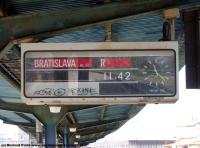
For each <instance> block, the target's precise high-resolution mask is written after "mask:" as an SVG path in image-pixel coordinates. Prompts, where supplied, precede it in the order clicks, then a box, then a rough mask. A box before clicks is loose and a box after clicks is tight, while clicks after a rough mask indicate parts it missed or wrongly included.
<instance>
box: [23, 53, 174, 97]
mask: <svg viewBox="0 0 200 148" xmlns="http://www.w3.org/2000/svg"><path fill="white" fill-rule="evenodd" d="M59 51H62V52H85V51H95V52H99V51H173V53H174V61H175V66H174V70H175V81H174V84H175V87H174V88H175V91H174V94H172V95H155V96H65V97H27V96H26V94H25V55H26V53H27V52H59ZM176 60H177V59H176V51H175V50H174V49H134V50H133V49H123V50H122V49H108V50H105V49H103V50H101V49H98V50H37V51H36V50H27V51H25V52H24V53H23V78H24V79H23V86H24V87H23V95H24V96H25V97H26V98H28V99H32V98H41V99H48V98H116V97H124V98H131V97H132V98H137V97H144V98H148V97H155V98H156V97H174V96H176V94H177V83H176V81H177V68H176V67H177V64H176V63H177V62H176Z"/></svg>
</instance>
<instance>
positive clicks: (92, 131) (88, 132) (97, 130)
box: [76, 122, 122, 137]
mask: <svg viewBox="0 0 200 148" xmlns="http://www.w3.org/2000/svg"><path fill="white" fill-rule="evenodd" d="M121 123H122V122H121ZM119 125H120V122H119V124H115V125H113V126H109V127H105V126H104V127H101V128H99V127H98V128H95V129H89V128H88V129H87V130H84V131H77V133H76V134H79V135H81V137H82V136H85V135H91V134H98V133H102V132H108V131H110V132H111V131H113V130H116V129H118V128H119Z"/></svg>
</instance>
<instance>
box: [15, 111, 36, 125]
mask: <svg viewBox="0 0 200 148" xmlns="http://www.w3.org/2000/svg"><path fill="white" fill-rule="evenodd" d="M15 114H17V115H18V116H20V117H22V118H24V119H25V120H27V121H29V122H30V123H34V124H35V121H34V120H33V119H31V118H30V117H28V116H27V115H25V114H23V113H19V112H15Z"/></svg>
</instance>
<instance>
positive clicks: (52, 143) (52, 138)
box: [45, 124, 56, 148]
mask: <svg viewBox="0 0 200 148" xmlns="http://www.w3.org/2000/svg"><path fill="white" fill-rule="evenodd" d="M45 147H46V148H55V147H56V124H46V125H45Z"/></svg>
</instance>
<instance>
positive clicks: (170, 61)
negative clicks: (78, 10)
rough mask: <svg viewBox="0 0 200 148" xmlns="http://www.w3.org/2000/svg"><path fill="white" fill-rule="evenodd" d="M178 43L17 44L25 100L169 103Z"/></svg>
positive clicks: (174, 85) (175, 87) (174, 95)
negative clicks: (20, 46)
mask: <svg viewBox="0 0 200 148" xmlns="http://www.w3.org/2000/svg"><path fill="white" fill-rule="evenodd" d="M177 49H178V45H177V42H153V43H152V42H141V43H130V42H129V43H71V44H59V43H56V44H53V43H50V44H47V43H35V44H33V43H30V44H22V57H23V59H22V99H23V101H24V102H25V103H27V104H32V105H37V104H106V103H114V104H115V103H170V102H175V101H176V100H177V98H178V83H177V81H178V77H177V70H178V68H177V65H178V64H177V61H178V60H177V58H178V57H177Z"/></svg>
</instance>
